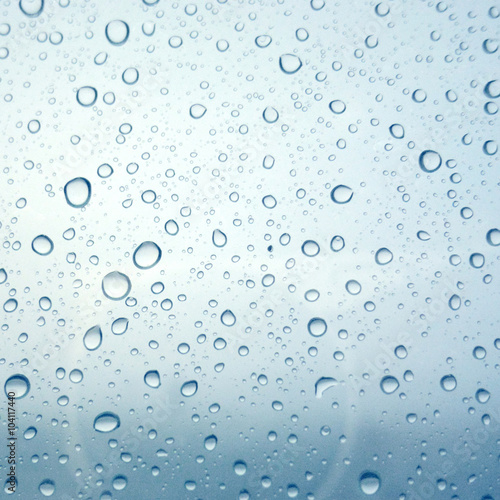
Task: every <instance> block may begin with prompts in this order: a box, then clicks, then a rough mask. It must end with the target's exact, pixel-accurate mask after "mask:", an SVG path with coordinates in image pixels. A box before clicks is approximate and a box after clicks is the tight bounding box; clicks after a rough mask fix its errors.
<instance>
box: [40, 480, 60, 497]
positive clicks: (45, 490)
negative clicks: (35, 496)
mask: <svg viewBox="0 0 500 500" xmlns="http://www.w3.org/2000/svg"><path fill="white" fill-rule="evenodd" d="M38 489H39V490H40V493H41V494H42V495H43V496H44V497H51V496H52V495H53V494H54V492H55V491H56V485H55V483H54V481H52V480H50V479H45V480H44V481H42V482H41V483H40V486H38Z"/></svg>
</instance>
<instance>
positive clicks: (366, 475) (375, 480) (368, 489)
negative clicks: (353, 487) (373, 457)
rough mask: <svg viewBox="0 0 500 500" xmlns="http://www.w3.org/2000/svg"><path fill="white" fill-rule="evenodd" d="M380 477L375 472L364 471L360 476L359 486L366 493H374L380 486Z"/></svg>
mask: <svg viewBox="0 0 500 500" xmlns="http://www.w3.org/2000/svg"><path fill="white" fill-rule="evenodd" d="M380 483H381V481H380V477H379V476H378V475H377V474H375V472H370V471H367V472H363V474H361V476H359V487H360V489H361V491H362V492H363V493H364V494H365V495H374V494H375V493H377V491H378V490H379V488H380Z"/></svg>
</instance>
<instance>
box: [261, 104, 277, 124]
mask: <svg viewBox="0 0 500 500" xmlns="http://www.w3.org/2000/svg"><path fill="white" fill-rule="evenodd" d="M262 117H263V118H264V120H265V121H266V122H267V123H276V122H277V121H278V118H279V117H280V115H279V113H278V111H276V109H275V108H273V107H272V106H268V107H267V108H266V109H265V110H264V112H263V113H262Z"/></svg>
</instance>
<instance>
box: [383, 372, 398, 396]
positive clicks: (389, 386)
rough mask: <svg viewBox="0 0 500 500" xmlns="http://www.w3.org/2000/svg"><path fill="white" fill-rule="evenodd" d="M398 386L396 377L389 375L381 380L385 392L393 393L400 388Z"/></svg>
mask: <svg viewBox="0 0 500 500" xmlns="http://www.w3.org/2000/svg"><path fill="white" fill-rule="evenodd" d="M398 387H399V382H398V379H397V378H396V377H392V376H390V375H388V376H386V377H384V378H383V379H382V380H381V381H380V388H381V389H382V392H384V393H385V394H392V393H393V392H395V391H397V390H398Z"/></svg>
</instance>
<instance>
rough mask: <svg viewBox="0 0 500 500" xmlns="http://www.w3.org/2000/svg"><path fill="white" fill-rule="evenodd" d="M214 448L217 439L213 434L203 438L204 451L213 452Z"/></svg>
mask: <svg viewBox="0 0 500 500" xmlns="http://www.w3.org/2000/svg"><path fill="white" fill-rule="evenodd" d="M216 446H217V438H216V437H215V436H214V435H213V434H212V435H211V436H208V437H206V438H205V449H206V450H207V451H213V450H215V447H216Z"/></svg>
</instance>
